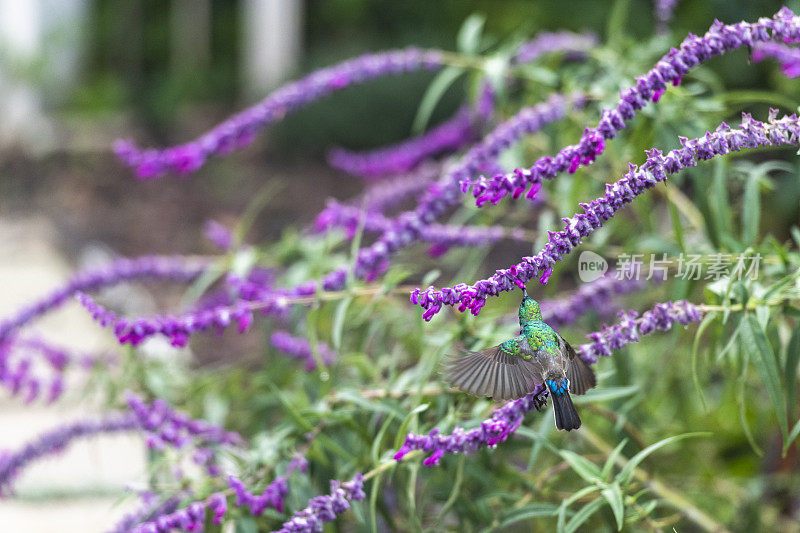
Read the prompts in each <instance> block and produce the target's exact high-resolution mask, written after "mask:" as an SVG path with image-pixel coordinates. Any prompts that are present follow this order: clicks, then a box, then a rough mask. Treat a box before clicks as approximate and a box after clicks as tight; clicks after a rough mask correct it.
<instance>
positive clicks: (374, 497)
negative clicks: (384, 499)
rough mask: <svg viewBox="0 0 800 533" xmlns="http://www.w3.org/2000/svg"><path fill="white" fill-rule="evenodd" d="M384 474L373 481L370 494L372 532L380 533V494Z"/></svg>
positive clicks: (380, 474) (379, 473)
mask: <svg viewBox="0 0 800 533" xmlns="http://www.w3.org/2000/svg"><path fill="white" fill-rule="evenodd" d="M382 479H383V472H378V475H377V476H375V479H373V480H372V487H370V492H369V523H370V531H372V533H378V494H379V493H380V488H381V481H382Z"/></svg>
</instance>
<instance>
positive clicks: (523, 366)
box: [443, 289, 597, 431]
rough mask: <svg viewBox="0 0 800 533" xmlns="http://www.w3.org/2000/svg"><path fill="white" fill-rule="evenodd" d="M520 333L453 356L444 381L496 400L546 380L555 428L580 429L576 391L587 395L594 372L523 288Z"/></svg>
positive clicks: (526, 391) (530, 389)
mask: <svg viewBox="0 0 800 533" xmlns="http://www.w3.org/2000/svg"><path fill="white" fill-rule="evenodd" d="M519 327H520V330H521V331H520V333H521V334H520V335H519V336H518V337H516V338H513V339H509V340H507V341H505V342H502V343H500V344H499V345H497V346H492V347H491V348H486V349H485V350H481V351H479V352H472V351H467V352H465V353H464V354H462V355H461V356H452V355H449V356H448V357H450V358H451V360H449V361H447V362H445V363H444V365H445V370H444V372H443V374H444V376H445V379H447V381H449V382H450V383H451V384H452V385H453V386H454V387H457V388H459V389H461V390H462V391H464V392H468V393H470V394H474V395H475V396H491V397H492V398H494V399H495V400H514V399H517V398H521V397H523V396H525V395H526V394H529V393H531V392H533V391H534V389H535V388H536V387H537V386H539V385H542V384H544V385H545V386H547V389H548V390H549V391H550V397H551V398H552V399H553V411H554V414H555V419H556V428H558V429H565V430H567V431H571V430H573V429H578V428H579V427H581V419H580V417H579V416H578V412H577V411H576V410H575V405H574V404H573V403H572V398H571V397H570V393H572V394H578V395H580V394H585V393H586V391H587V390H589V389H591V388H592V387H594V386H595V385H596V384H597V379H596V378H595V375H594V371H593V370H592V369H591V368H590V367H589V365H588V364H587V363H586V361H584V360H583V359H581V358H580V357H578V355H577V354H576V353H575V350H574V349H573V348H572V346H570V345H569V343H568V342H567V341H565V340H564V338H563V337H561V335H559V334H558V333H556V332H555V331H554V330H553V328H551V327H550V326H548V325H547V324H545V323H544V321H543V320H542V311H541V309H540V308H539V303H538V302H537V301H536V300H534V299H533V298H531V297H530V296H528V293H527V291H525V290H524V289H523V298H522V303H520V305H519Z"/></svg>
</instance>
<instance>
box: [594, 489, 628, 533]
mask: <svg viewBox="0 0 800 533" xmlns="http://www.w3.org/2000/svg"><path fill="white" fill-rule="evenodd" d="M600 494H601V495H602V496H603V498H605V499H606V501H607V502H608V505H609V507H611V511H612V512H613V513H614V518H615V519H616V521H617V531H622V521H623V520H624V518H625V504H624V503H623V502H622V488H621V487H620V486H619V483H617V482H616V481H615V482H613V483H612V484H610V485H608V486H607V487H606V488H604V489H603V490H601V491H600Z"/></svg>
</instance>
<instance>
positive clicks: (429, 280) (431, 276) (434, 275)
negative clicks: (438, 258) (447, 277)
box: [420, 268, 442, 287]
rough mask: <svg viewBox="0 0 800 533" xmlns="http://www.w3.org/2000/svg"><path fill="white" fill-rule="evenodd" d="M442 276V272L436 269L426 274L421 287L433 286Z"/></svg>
mask: <svg viewBox="0 0 800 533" xmlns="http://www.w3.org/2000/svg"><path fill="white" fill-rule="evenodd" d="M441 275H442V271H441V270H439V269H438V268H434V269H433V270H430V271H428V272H426V273H425V275H424V276H423V277H422V282H421V283H420V287H427V286H429V285H432V284H433V282H434V281H436V280H437V279H439V276H441Z"/></svg>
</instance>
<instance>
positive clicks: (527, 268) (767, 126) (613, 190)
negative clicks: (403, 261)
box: [411, 110, 800, 320]
mask: <svg viewBox="0 0 800 533" xmlns="http://www.w3.org/2000/svg"><path fill="white" fill-rule="evenodd" d="M799 135H800V120H798V118H797V116H796V115H790V116H784V117H783V118H781V119H777V111H775V110H773V111H771V112H770V116H769V122H767V123H763V122H759V121H757V120H753V118H752V117H751V116H750V115H748V114H744V115H743V119H742V124H741V126H740V129H731V128H730V127H729V126H728V125H727V124H725V123H722V124H721V125H720V126H719V127H718V128H717V129H716V131H714V132H708V133H706V134H705V135H704V136H703V137H701V138H699V139H692V140H689V139H684V138H681V144H682V148H679V149H676V150H672V151H671V152H669V153H668V154H666V155H664V154H663V153H662V152H661V151H660V150H657V149H653V150H650V151H648V152H647V160H646V161H645V163H644V164H642V166H641V167H638V166H636V165H630V169H629V171H628V172H627V173H626V174H625V175H624V176H623V177H622V179H620V180H619V181H617V182H616V183H614V184H613V185H612V184H607V185H606V194H605V195H604V196H602V197H600V198H598V199H596V200H593V201H592V202H590V203H588V204H581V207H583V209H584V213H581V214H577V215H575V216H574V217H572V218H571V219H563V220H564V223H565V225H564V229H563V230H561V231H558V232H549V239H548V241H547V243H546V244H545V247H544V249H542V250H541V251H540V252H539V253H538V254H536V255H535V256H531V257H523V258H522V262H520V263H518V264H516V265H513V266H512V267H510V268H508V269H500V270H497V272H496V274H494V275H493V276H492V277H490V278H488V279H485V280H480V281H477V282H475V283H474V284H473V285H472V286H469V285H466V284H459V285H457V286H456V287H453V288H445V289H441V290H435V289H434V288H433V287H428V288H427V289H425V290H424V291H423V290H422V289H416V290H415V291H414V293H413V294H412V296H411V298H412V301H418V302H419V305H420V306H422V307H423V308H424V309H425V310H426V311H425V313H424V314H423V318H425V319H426V320H429V319H430V318H431V317H433V315H435V314H436V313H437V312H438V311H439V310H440V309H441V307H442V306H443V305H450V306H455V305H458V309H459V310H460V311H462V312H463V311H465V310H467V309H470V310H471V312H472V313H473V314H475V315H477V314H478V313H479V312H480V309H481V307H483V304H484V303H485V301H486V298H487V297H489V296H497V295H498V294H500V293H501V292H505V291H511V290H514V289H516V288H517V287H518V286H519V283H525V282H527V281H528V280H530V279H533V278H535V277H537V276H540V275H542V274H543V273H544V275H543V277H542V279H541V281H542V283H545V282H546V277H548V276H549V273H550V272H552V269H553V266H554V265H555V263H556V262H558V261H560V260H561V259H563V257H564V256H565V255H567V254H569V253H570V252H571V251H572V250H573V249H574V248H575V247H576V246H578V245H579V244H580V243H581V242H582V240H583V239H584V238H585V237H588V236H589V235H591V234H592V233H593V232H594V231H595V230H596V229H598V228H600V227H601V226H602V225H603V224H604V223H605V222H606V221H607V220H609V219H611V218H612V217H613V216H614V214H615V213H616V212H617V211H618V210H620V209H622V208H623V207H624V206H626V205H627V204H629V203H630V202H632V201H633V200H634V199H635V198H636V197H637V196H639V195H640V194H643V193H644V192H646V191H647V190H648V189H651V188H652V187H654V186H655V185H656V184H657V183H659V182H661V181H664V180H665V179H667V177H668V176H669V175H670V174H674V173H676V172H679V171H680V170H682V169H683V168H686V167H693V166H696V165H697V161H701V160H705V159H710V158H711V157H714V156H716V155H724V154H727V153H729V152H736V151H740V150H742V149H744V148H755V147H758V146H780V145H797V144H800V137H799Z"/></svg>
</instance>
